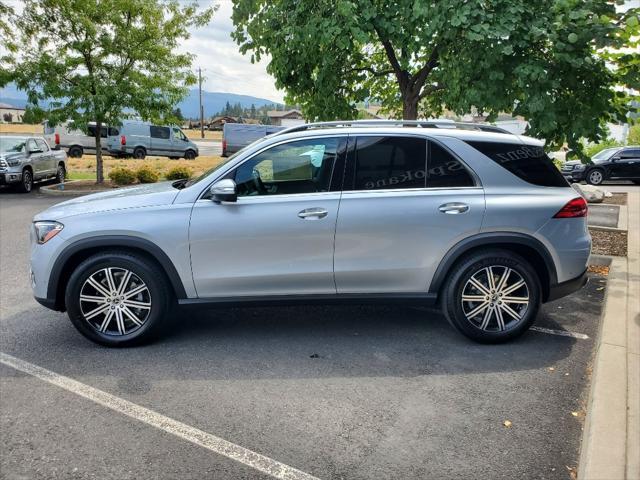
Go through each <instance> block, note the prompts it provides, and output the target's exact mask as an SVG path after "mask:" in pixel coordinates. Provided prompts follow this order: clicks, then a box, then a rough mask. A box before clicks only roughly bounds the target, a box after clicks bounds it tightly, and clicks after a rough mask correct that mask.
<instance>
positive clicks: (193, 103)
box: [0, 85, 281, 118]
mask: <svg viewBox="0 0 640 480" xmlns="http://www.w3.org/2000/svg"><path fill="white" fill-rule="evenodd" d="M0 102H2V103H8V104H11V105H14V106H16V107H24V106H25V105H26V103H27V95H26V94H25V93H24V92H23V91H21V90H18V89H17V88H15V86H14V85H7V86H6V87H5V88H2V89H0ZM226 102H229V103H230V104H231V105H234V104H236V103H238V102H239V103H240V105H242V107H245V108H249V107H251V104H254V105H255V106H256V108H258V107H262V106H263V105H271V104H274V105H281V104H279V103H278V102H274V101H272V100H268V99H266V98H259V97H252V96H250V95H238V94H237V93H224V92H206V91H203V92H202V105H203V107H204V115H205V117H211V116H212V115H213V114H214V113H216V112H220V111H221V110H223V109H224V107H225V103H226ZM46 105H47V103H46V102H43V106H46ZM178 107H180V110H181V111H182V115H184V116H185V117H186V118H199V117H200V109H199V99H198V89H195V88H194V89H192V90H190V91H189V95H187V97H186V98H185V99H184V100H183V101H182V102H180V103H179V104H178Z"/></svg>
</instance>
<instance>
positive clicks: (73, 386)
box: [0, 352, 318, 480]
mask: <svg viewBox="0 0 640 480" xmlns="http://www.w3.org/2000/svg"><path fill="white" fill-rule="evenodd" d="M0 363H3V364H4V365H7V366H9V367H11V368H15V369H16V370H19V371H21V372H24V373H26V374H29V375H32V376H34V377H36V378H39V379H40V380H43V381H45V382H48V383H50V384H52V385H55V386H57V387H60V388H64V389H65V390H68V391H69V392H72V393H75V394H76V395H79V396H81V397H84V398H86V399H88V400H91V401H93V402H95V403H98V404H100V405H102V406H104V407H107V408H110V409H111V410H114V411H116V412H118V413H123V414H125V415H127V416H129V417H131V418H133V419H135V420H139V421H141V422H144V423H146V424H148V425H151V426H152V427H156V428H158V429H160V430H163V431H165V432H167V433H170V434H172V435H175V436H176V437H180V438H183V439H185V440H187V441H189V442H191V443H194V444H196V445H199V446H201V447H204V448H206V449H207V450H211V451H212V452H214V453H217V454H219V455H223V456H225V457H227V458H230V459H231V460H235V461H236V462H239V463H242V464H243V465H247V466H248V467H251V468H253V469H255V470H258V471H260V472H263V473H266V474H267V475H271V476H272V477H275V478H279V479H283V480H318V479H317V478H316V477H314V476H312V475H309V474H308V473H305V472H302V471H300V470H298V469H295V468H293V467H290V466H289V465H285V464H284V463H280V462H278V461H277V460H273V459H271V458H269V457H266V456H264V455H261V454H259V453H256V452H254V451H252V450H249V449H247V448H244V447H241V446H240V445H236V444H235V443H231V442H228V441H227V440H224V439H222V438H220V437H216V436H215V435H211V434H210V433H207V432H203V431H202V430H199V429H197V428H194V427H191V426H189V425H187V424H184V423H182V422H178V421H177V420H174V419H172V418H169V417H166V416H164V415H162V414H160V413H157V412H154V411H153V410H149V409H148V408H145V407H141V406H140V405H137V404H135V403H132V402H130V401H128V400H124V399H123V398H120V397H116V396H115V395H111V394H110V393H107V392H103V391H102V390H98V389H97V388H93V387H90V386H89V385H85V384H84V383H80V382H78V381H76V380H73V379H71V378H69V377H65V376H63V375H58V374H57V373H54V372H51V371H49V370H47V369H45V368H42V367H39V366H37V365H34V364H32V363H29V362H26V361H24V360H21V359H19V358H16V357H14V356H11V355H8V354H6V353H2V352H0Z"/></svg>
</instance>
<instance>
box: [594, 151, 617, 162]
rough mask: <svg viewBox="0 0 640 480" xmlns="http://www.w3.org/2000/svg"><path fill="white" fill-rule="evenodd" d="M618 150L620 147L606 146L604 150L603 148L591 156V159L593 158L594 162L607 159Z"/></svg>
mask: <svg viewBox="0 0 640 480" xmlns="http://www.w3.org/2000/svg"><path fill="white" fill-rule="evenodd" d="M618 150H619V148H605V149H604V150H601V151H600V152H598V153H596V154H595V155H594V156H593V157H591V160H593V161H594V162H601V161H603V160H607V159H608V158H609V157H610V156H611V155H613V154H614V153H616V152H617V151H618Z"/></svg>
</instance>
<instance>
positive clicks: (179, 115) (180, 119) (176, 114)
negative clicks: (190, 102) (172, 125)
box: [172, 107, 184, 122]
mask: <svg viewBox="0 0 640 480" xmlns="http://www.w3.org/2000/svg"><path fill="white" fill-rule="evenodd" d="M172 116H173V117H174V118H175V119H176V120H177V121H178V122H183V121H184V115H182V110H180V107H178V108H176V109H175V110H174V111H173V112H172Z"/></svg>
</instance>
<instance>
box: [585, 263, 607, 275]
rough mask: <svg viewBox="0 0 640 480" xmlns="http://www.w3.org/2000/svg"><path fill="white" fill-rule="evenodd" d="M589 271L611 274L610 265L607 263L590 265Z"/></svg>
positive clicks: (598, 273)
mask: <svg viewBox="0 0 640 480" xmlns="http://www.w3.org/2000/svg"><path fill="white" fill-rule="evenodd" d="M588 271H589V273H595V274H597V275H602V276H604V277H606V276H607V275H609V267H607V266H606V265H589V268H588Z"/></svg>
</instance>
